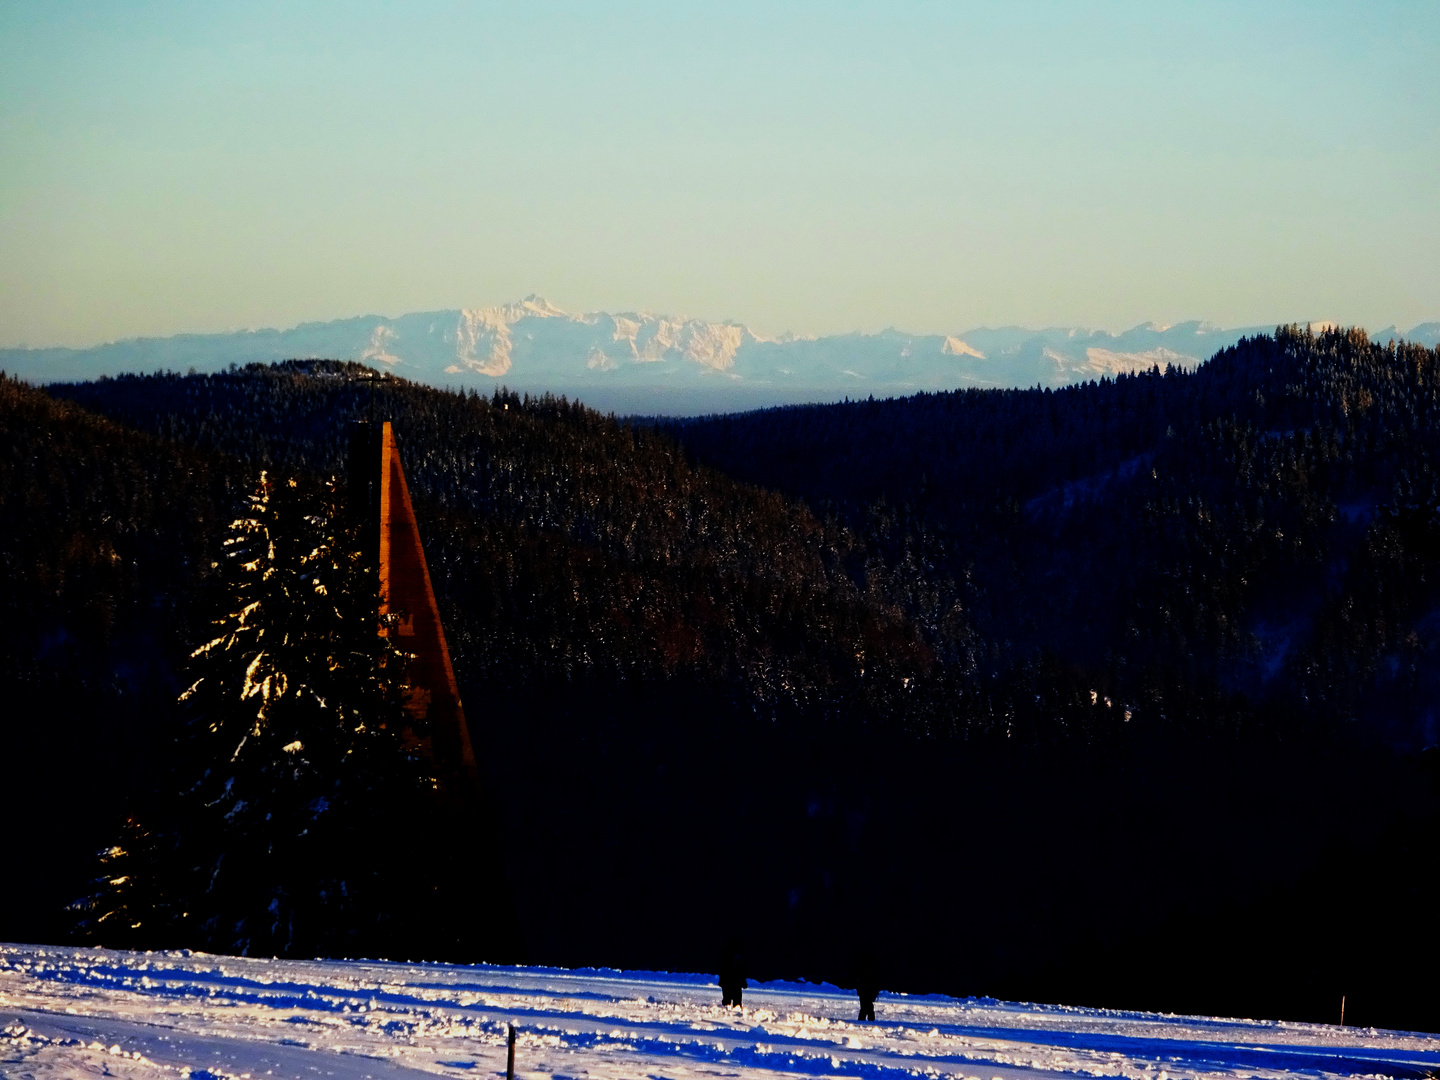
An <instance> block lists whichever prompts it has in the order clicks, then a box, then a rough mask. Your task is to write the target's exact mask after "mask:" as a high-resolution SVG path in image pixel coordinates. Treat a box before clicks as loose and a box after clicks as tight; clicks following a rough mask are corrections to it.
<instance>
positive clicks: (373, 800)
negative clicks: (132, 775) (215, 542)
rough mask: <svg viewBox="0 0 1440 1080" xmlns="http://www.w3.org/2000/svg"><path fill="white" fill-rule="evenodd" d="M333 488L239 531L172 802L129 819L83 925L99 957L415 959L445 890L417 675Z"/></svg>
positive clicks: (86, 904)
mask: <svg viewBox="0 0 1440 1080" xmlns="http://www.w3.org/2000/svg"><path fill="white" fill-rule="evenodd" d="M359 547H360V545H359V543H358V542H357V540H356V538H355V537H354V536H353V535H351V533H350V531H349V530H347V528H346V526H345V519H344V515H343V513H342V511H341V508H340V506H339V505H338V503H337V499H336V494H335V491H334V489H333V487H331V488H327V489H325V490H324V491H320V492H313V491H306V490H305V489H304V488H303V487H302V486H300V485H299V484H298V483H297V482H296V481H294V480H289V481H285V482H281V483H274V484H272V483H269V482H267V481H266V479H265V478H264V476H263V475H262V480H261V484H260V487H259V490H258V491H256V492H255V494H254V495H253V496H251V498H250V500H249V506H248V511H247V513H246V514H245V515H244V516H243V517H241V518H240V519H239V520H237V521H235V522H234V523H233V524H232V525H231V527H230V534H229V536H228V538H227V539H226V541H225V552H226V554H225V560H226V562H225V565H224V567H223V570H222V574H221V581H222V582H223V586H222V595H223V601H222V602H223V605H224V607H223V614H222V615H221V616H220V617H219V618H218V619H216V620H215V622H214V625H213V632H212V634H211V636H210V640H209V641H207V642H206V643H205V644H204V645H202V646H201V647H200V648H199V649H197V650H195V652H194V653H193V655H192V657H191V664H190V671H189V674H188V679H189V682H190V685H189V687H188V689H186V690H185V691H184V693H183V694H182V695H181V702H182V707H183V709H184V710H185V714H186V718H187V723H186V729H185V732H184V734H183V735H182V746H181V748H180V755H179V760H180V765H179V766H178V770H177V775H176V777H175V778H174V785H175V788H176V789H177V790H176V793H175V795H174V798H173V799H172V800H171V801H169V803H168V804H167V805H162V806H161V807H159V808H158V809H157V810H156V811H155V812H154V814H153V815H152V817H154V818H156V819H158V820H152V821H151V822H150V823H149V824H148V825H147V824H142V823H141V822H139V821H137V820H135V819H133V818H132V819H131V821H130V822H128V823H127V825H126V826H125V828H124V830H123V832H122V835H121V836H120V837H119V838H117V841H116V843H115V844H114V845H113V846H112V847H111V848H110V849H108V851H106V852H104V853H102V862H103V864H104V871H105V872H104V875H103V876H102V878H101V879H100V880H99V881H98V882H97V885H96V889H95V892H94V893H93V895H92V896H90V897H89V898H87V899H86V900H85V901H82V902H81V903H80V904H79V905H77V907H78V908H79V911H80V916H81V924H82V929H83V931H84V932H85V934H86V936H87V937H89V938H90V939H92V940H95V941H98V942H102V943H105V944H115V945H122V944H123V945H145V946H156V945H169V946H181V945H183V946H188V947H195V948H204V949H209V950H214V951H219V952H230V953H241V954H251V955H259V954H264V955H296V954H304V955H316V954H329V955H337V954H342V953H346V952H351V953H353V952H356V951H365V952H368V953H370V954H372V955H373V954H375V953H384V954H391V955H395V954H403V953H406V952H414V951H417V950H419V951H424V947H423V945H421V944H417V943H418V942H419V941H420V940H421V938H422V937H423V933H424V924H425V923H426V921H427V920H428V919H429V918H430V917H431V912H429V911H428V910H427V907H428V904H429V903H430V901H431V899H432V898H433V892H434V885H433V883H430V882H427V866H429V865H433V863H432V862H431V860H429V859H427V858H426V854H425V841H424V835H425V832H426V824H427V818H428V815H429V813H430V808H431V806H432V803H433V800H432V799H431V797H430V796H431V793H432V789H433V781H432V780H431V779H430V778H429V777H428V776H427V775H426V773H425V769H424V767H423V765H422V762H421V760H420V758H419V757H418V756H417V755H416V754H415V753H414V747H415V736H416V735H417V734H423V732H420V733H417V732H416V731H415V730H414V729H413V727H412V726H410V721H408V720H407V718H406V717H405V716H404V714H403V712H402V711H401V698H400V692H401V689H402V683H403V678H404V670H405V661H406V657H405V655H404V654H403V653H401V652H399V651H398V650H397V649H396V648H395V647H394V646H393V645H392V644H391V643H390V640H389V639H388V638H386V637H382V636H381V635H380V634H379V633H378V632H377V630H378V628H379V624H378V622H377V615H376V610H377V608H376V591H375V582H374V576H373V571H371V570H370V569H369V568H367V567H366V566H365V565H364V564H363V560H362V558H361V556H360V555H359V554H358V550H359Z"/></svg>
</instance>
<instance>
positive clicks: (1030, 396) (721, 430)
mask: <svg viewBox="0 0 1440 1080" xmlns="http://www.w3.org/2000/svg"><path fill="white" fill-rule="evenodd" d="M1437 419H1440V354H1437V352H1436V351H1435V350H1430V349H1426V348H1422V347H1419V346H1413V345H1405V344H1403V343H1400V344H1397V343H1395V342H1390V343H1389V344H1388V345H1387V346H1381V345H1377V344H1374V343H1372V342H1371V341H1370V340H1369V338H1368V337H1367V335H1366V334H1365V333H1364V332H1363V331H1360V330H1351V331H1339V330H1336V331H1328V332H1325V333H1322V334H1320V335H1315V334H1313V333H1311V332H1310V331H1309V330H1303V329H1299V328H1295V327H1281V328H1279V329H1278V330H1277V331H1276V333H1275V334H1274V336H1262V337H1255V338H1249V339H1245V340H1242V341H1241V342H1240V343H1238V344H1237V345H1235V346H1234V347H1232V348H1228V349H1225V350H1223V351H1222V352H1220V353H1219V354H1217V355H1216V356H1215V357H1214V358H1213V359H1212V360H1210V361H1209V362H1208V363H1206V364H1204V365H1202V366H1201V367H1199V368H1198V369H1196V370H1194V371H1190V372H1181V371H1179V370H1176V369H1174V368H1171V369H1169V370H1167V371H1166V372H1164V373H1163V374H1162V373H1161V372H1160V371H1159V370H1158V369H1156V370H1153V371H1151V372H1149V373H1143V374H1138V375H1134V376H1126V375H1122V376H1119V377H1118V378H1116V379H1114V380H1109V379H1106V380H1102V381H1100V382H1098V383H1089V384H1086V385H1082V386H1075V387H1070V388H1066V389H1062V390H1041V389H1034V390H1028V391H1024V390H1005V391H999V390H997V391H966V392H957V393H951V394H922V395H919V396H916V397H911V398H905V399H898V400H888V401H857V402H851V403H847V404H841V405H830V406H813V407H794V408H783V409H773V410H768V411H764V412H758V413H749V414H744V415H737V416H718V417H711V418H708V419H704V420H697V421H686V422H672V423H669V424H667V425H664V426H665V428H666V430H668V431H669V432H671V433H672V434H674V435H676V436H677V438H679V439H680V440H681V441H682V443H683V445H684V446H685V448H686V450H687V452H688V454H689V455H690V457H691V458H692V460H696V461H698V462H704V463H707V464H711V465H714V466H715V467H717V468H720V469H723V470H725V471H726V472H728V473H730V474H731V475H734V476H737V477H740V478H742V479H745V480H749V481H752V482H754V483H759V484H762V485H765V486H767V487H769V488H772V489H775V490H778V491H782V492H784V493H786V494H788V495H792V496H799V497H803V498H804V499H806V500H807V501H808V502H809V503H810V504H811V506H812V507H813V508H814V509H815V511H816V513H818V514H822V515H827V516H830V515H833V516H835V517H836V518H838V519H839V520H841V521H843V522H845V523H847V524H849V525H850V526H851V527H852V528H854V529H855V530H856V531H857V532H858V533H859V534H861V535H862V536H863V537H864V538H865V540H866V542H867V544H868V545H869V546H870V547H871V548H872V550H875V551H880V552H884V553H885V556H886V558H887V560H888V561H889V562H891V563H895V564H899V563H903V562H905V561H906V560H913V561H916V562H920V563H922V564H923V565H924V566H925V567H926V572H927V575H928V576H929V577H930V579H931V581H932V582H933V586H934V587H935V588H937V589H939V590H940V591H942V592H944V593H945V594H947V595H949V596H953V598H954V600H955V601H956V602H958V603H959V604H960V605H961V607H962V608H963V610H964V611H965V613H966V616H967V619H968V620H969V623H970V624H971V627H972V629H973V630H974V632H975V633H976V635H977V638H978V640H979V641H981V642H983V643H984V648H985V649H986V650H987V656H988V662H989V664H990V665H991V667H993V668H995V669H997V670H1004V669H1006V668H1007V667H1008V668H1012V669H1013V668H1015V667H1017V666H1023V665H1026V664H1034V665H1040V666H1041V667H1046V668H1050V669H1052V670H1055V671H1057V672H1058V671H1065V670H1071V671H1073V670H1079V671H1083V672H1085V673H1086V676H1087V678H1088V679H1089V681H1090V684H1091V685H1092V686H1096V687H1099V688H1101V690H1102V691H1103V692H1105V693H1109V694H1112V695H1113V696H1114V697H1115V698H1116V699H1124V700H1125V701H1127V702H1130V701H1134V702H1139V703H1141V704H1142V705H1148V706H1150V708H1148V709H1145V710H1143V715H1144V720H1145V721H1146V722H1153V716H1154V710H1155V708H1157V707H1158V708H1160V709H1162V710H1163V711H1164V712H1165V713H1166V715H1167V717H1169V718H1170V719H1171V720H1172V721H1175V720H1180V719H1181V718H1182V717H1184V716H1186V714H1187V713H1188V714H1189V715H1190V721H1189V722H1196V721H1197V720H1198V719H1199V718H1198V717H1197V716H1196V715H1195V710H1196V709H1197V708H1198V709H1199V710H1200V711H1201V712H1203V713H1206V714H1208V715H1210V716H1211V718H1212V719H1213V718H1215V717H1217V716H1218V715H1220V714H1222V713H1223V714H1225V715H1229V716H1231V717H1232V718H1233V719H1234V721H1235V722H1237V723H1244V724H1250V725H1256V724H1264V725H1267V726H1274V725H1279V726H1280V727H1282V728H1284V729H1286V730H1288V731H1291V732H1295V731H1297V730H1298V731H1304V732H1308V733H1309V735H1310V736H1311V737H1315V736H1318V735H1319V734H1320V733H1321V732H1322V731H1325V730H1334V728H1335V727H1336V726H1337V725H1339V726H1341V727H1346V728H1349V729H1351V730H1352V731H1353V730H1363V731H1364V732H1366V733H1368V734H1374V735H1378V736H1380V737H1382V738H1383V739H1385V740H1388V741H1390V742H1391V743H1393V744H1394V745H1397V746H1401V747H1405V748H1408V749H1412V750H1418V749H1420V748H1422V747H1425V746H1430V745H1433V744H1435V743H1436V741H1437V738H1440V731H1437V726H1436V725H1437V715H1440V713H1437V710H1440V680H1437V672H1440V668H1437V665H1436V659H1437V649H1440V561H1437V560H1440V470H1437V466H1440V457H1437V453H1440V425H1437ZM1135 711H1136V714H1137V719H1139V718H1140V716H1141V715H1142V710H1141V709H1138V708H1137V709H1136V710H1135Z"/></svg>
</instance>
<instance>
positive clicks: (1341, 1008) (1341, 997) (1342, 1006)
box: [1340, 994, 1345, 1027]
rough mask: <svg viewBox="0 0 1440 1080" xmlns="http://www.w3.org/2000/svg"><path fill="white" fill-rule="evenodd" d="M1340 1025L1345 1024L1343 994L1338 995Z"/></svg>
mask: <svg viewBox="0 0 1440 1080" xmlns="http://www.w3.org/2000/svg"><path fill="white" fill-rule="evenodd" d="M1340 1026H1341V1027H1344V1026H1345V995H1344V994H1341V995H1340Z"/></svg>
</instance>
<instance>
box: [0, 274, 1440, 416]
mask: <svg viewBox="0 0 1440 1080" xmlns="http://www.w3.org/2000/svg"><path fill="white" fill-rule="evenodd" d="M1272 329H1273V327H1268V326H1266V327H1244V328H1240V329H1230V330H1224V329H1220V328H1218V327H1214V326H1211V325H1209V324H1208V323H1199V322H1189V323H1181V324H1179V325H1176V326H1157V325H1155V324H1153V323H1145V324H1143V325H1141V326H1137V327H1134V328H1133V329H1131V330H1127V331H1125V332H1124V333H1120V334H1111V333H1109V332H1107V331H1104V330H1094V331H1092V330H1080V329H1074V328H1052V329H1047V330H1028V329H1025V328H1022V327H1013V326H1012V327H1001V328H997V329H990V328H980V329H975V330H970V331H967V332H965V333H964V334H958V335H942V334H934V335H923V334H906V333H902V332H900V331H898V330H886V331H883V332H881V333H878V334H843V335H837V336H832V337H820V338H805V337H794V336H792V335H786V336H782V337H765V336H763V335H760V334H756V333H755V332H753V331H752V330H750V329H749V328H748V327H745V326H742V325H740V324H739V323H732V322H709V321H706V320H704V319H692V318H688V317H683V316H669V315H655V314H651V313H648V312H622V313H618V314H612V313H608V312H591V313H588V314H580V315H576V314H571V313H568V312H565V311H563V310H561V309H560V308H558V307H556V306H555V305H554V304H552V303H550V302H549V301H548V300H545V299H544V298H542V297H538V296H530V297H527V298H526V299H524V300H521V301H519V302H517V303H513V304H503V305H499V306H495V307H484V308H474V309H465V310H460V311H432V312H421V313H418V314H412V315H402V316H400V317H399V318H394V319H387V318H382V317H380V316H376V315H370V316H365V317H363V318H356V319H341V320H337V321H334V322H326V323H306V324H303V325H301V326H297V327H294V328H292V329H289V330H254V331H244V332H240V333H234V334H204V335H198V334H185V335H180V336H177V337H169V338H142V339H135V340H131V341H119V342H112V343H111V344H108V345H99V346H96V347H94V348H90V349H3V350H0V369H3V370H6V371H8V372H9V373H11V374H12V375H19V376H21V377H22V378H25V379H29V380H31V381H34V382H56V381H72V380H82V379H93V378H96V377H98V376H101V375H115V374H119V373H120V372H123V371H155V370H158V369H163V368H169V369H173V370H178V371H185V370H187V369H189V368H192V367H193V368H196V369H197V370H200V371H213V370H217V369H219V368H222V367H225V366H228V365H229V364H232V363H235V364H245V363H250V362H253V361H262V362H272V361H275V360H285V359H291V358H306V357H327V358H331V359H339V360H361V361H365V362H367V363H371V364H374V365H375V366H377V367H381V368H387V369H390V370H393V371H394V372H395V373H396V374H399V375H404V376H406V377H408V378H411V379H415V380H417V381H419V382H424V383H429V384H431V385H437V386H461V387H475V388H479V389H483V390H486V391H489V390H490V389H493V388H494V387H495V386H497V385H499V384H501V383H504V384H505V385H507V386H509V387H511V388H512V389H515V390H519V391H527V392H541V391H547V390H548V391H551V392H553V393H557V394H567V395H569V396H571V397H579V398H580V399H581V400H583V401H586V402H587V403H589V404H592V405H595V406H596V407H599V408H603V409H613V410H615V411H618V412H670V413H687V412H701V411H710V410H720V411H724V410H731V409H742V408H753V407H755V406H759V405H769V404H779V403H784V402H795V401H826V400H838V399H839V398H841V397H845V396H849V397H864V396H868V395H872V394H873V395H875V396H877V397H885V396H893V395H897V394H909V393H914V392H916V391H917V390H951V389H956V388H959V387H966V386H1035V385H1037V384H1039V385H1044V386H1064V385H1066V384H1069V383H1074V382H1079V381H1084V380H1088V379H1094V378H1097V377H1099V376H1101V375H1114V374H1117V373H1119V372H1123V371H1134V370H1137V369H1140V368H1150V367H1152V366H1154V365H1157V364H1158V365H1160V366H1161V367H1162V368H1163V367H1164V366H1165V365H1167V364H1180V365H1183V366H1186V367H1191V366H1194V365H1195V364H1198V363H1200V362H1202V361H1204V360H1207V359H1209V358H1210V357H1211V356H1212V355H1214V354H1215V352H1216V351H1218V350H1219V349H1222V348H1224V347H1226V346H1228V345H1231V344H1233V343H1234V342H1235V341H1237V340H1238V339H1239V338H1240V337H1242V336H1244V335H1247V334H1254V333H1262V332H1268V331H1270V330H1272ZM1377 337H1378V338H1379V339H1380V340H1382V341H1384V340H1388V339H1389V338H1390V337H1405V338H1408V339H1411V340H1417V341H1423V342H1425V343H1426V344H1432V345H1433V344H1434V343H1435V340H1434V339H1436V338H1437V337H1440V324H1436V323H1425V324H1423V325H1421V326H1418V327H1416V328H1415V329H1414V330H1412V331H1410V332H1409V333H1407V334H1400V333H1398V332H1397V331H1395V330H1394V328H1393V327H1389V328H1386V329H1385V330H1384V331H1381V333H1380V334H1379V335H1377Z"/></svg>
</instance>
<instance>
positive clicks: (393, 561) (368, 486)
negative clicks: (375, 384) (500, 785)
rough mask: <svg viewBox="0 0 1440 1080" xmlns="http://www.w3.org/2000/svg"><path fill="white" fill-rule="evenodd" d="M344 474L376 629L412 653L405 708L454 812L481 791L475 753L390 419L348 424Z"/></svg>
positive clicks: (469, 806) (469, 805)
mask: <svg viewBox="0 0 1440 1080" xmlns="http://www.w3.org/2000/svg"><path fill="white" fill-rule="evenodd" d="M348 471H349V475H348V477H347V480H348V488H349V491H348V497H349V504H350V512H351V513H352V514H355V515H356V516H357V520H358V522H359V524H360V528H361V535H362V537H363V540H364V543H365V547H366V549H365V555H366V556H367V557H368V559H369V561H370V563H371V565H373V566H374V567H375V568H376V571H377V574H378V579H379V614H380V615H381V617H382V620H383V622H384V623H387V624H388V627H382V630H381V632H382V633H388V634H391V635H393V636H394V639H395V644H396V646H397V647H399V648H400V649H402V650H403V651H405V652H407V653H410V654H411V660H410V666H409V668H408V681H409V683H410V689H409V690H408V691H407V693H406V701H405V712H406V714H407V715H409V716H410V717H411V719H413V720H418V721H426V722H427V727H428V733H427V734H426V736H424V737H423V738H421V739H420V740H419V741H420V743H421V746H422V747H423V749H424V753H425V755H426V757H427V758H428V759H429V761H430V763H431V765H432V767H433V768H434V770H435V775H436V779H437V780H438V781H439V784H440V795H441V798H442V800H443V801H444V802H446V803H447V804H449V805H450V806H451V807H452V808H453V809H464V810H469V811H474V810H476V809H478V805H479V796H480V778H479V771H478V769H477V768H476V764H475V750H474V747H473V746H472V744H471V742H470V730H469V728H468V726H467V725H466V723H465V708H464V706H463V705H462V704H461V701H460V690H459V688H458V687H457V686H456V683H455V671H454V669H453V667H452V666H451V664H450V648H449V646H448V645H447V644H446V641H445V628H444V626H442V625H441V622H440V610H439V608H438V607H437V606H436V604H435V590H434V588H433V587H432V586H431V584H430V571H429V568H428V567H427V566H426V563H425V550H424V548H423V547H422V546H421V543H420V533H419V530H418V529H417V528H416V525H415V511H414V509H413V508H412V507H411V505H410V491H409V488H408V487H407V486H406V484H405V470H404V469H403V468H402V467H401V465H400V450H399V447H398V446H396V443H395V433H394V430H393V429H392V428H391V426H390V423H389V421H386V422H385V423H383V424H367V423H358V424H354V425H353V426H352V429H351V434H350V461H349V470H348ZM385 616H390V618H388V619H385V618H384V617H385Z"/></svg>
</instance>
